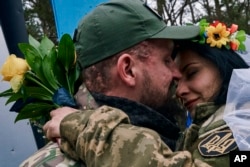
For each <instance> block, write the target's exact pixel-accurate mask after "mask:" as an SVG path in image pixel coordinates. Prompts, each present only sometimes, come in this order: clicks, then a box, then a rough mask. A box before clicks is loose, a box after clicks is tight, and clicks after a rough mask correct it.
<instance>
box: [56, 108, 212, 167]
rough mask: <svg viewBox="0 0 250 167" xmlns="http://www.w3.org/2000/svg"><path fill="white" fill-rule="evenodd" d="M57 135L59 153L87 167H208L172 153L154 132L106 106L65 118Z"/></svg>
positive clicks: (181, 153)
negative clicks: (59, 135)
mask: <svg viewBox="0 0 250 167" xmlns="http://www.w3.org/2000/svg"><path fill="white" fill-rule="evenodd" d="M72 129H74V131H72ZM166 130H167V129H166ZM60 133H61V137H62V138H61V146H60V147H61V149H62V150H63V151H64V152H65V153H67V155H68V156H70V157H72V158H74V159H75V160H82V161H84V162H85V163H86V165H87V166H88V167H92V166H98V167H99V166H100V167H118V166H119V167H141V166H143V167H163V166H168V167H181V166H185V167H189V166H190V167H191V166H201V167H202V166H203V167H205V166H209V165H207V164H205V163H203V162H201V161H200V160H198V159H197V160H194V161H193V159H192V156H191V154H190V153H189V152H188V151H180V152H172V151H171V149H169V147H168V146H167V145H166V144H165V143H164V142H163V141H162V140H161V138H160V136H159V135H158V134H157V133H156V132H155V131H153V130H151V129H148V128H143V127H138V126H133V125H131V124H130V121H129V118H128V116H127V115H126V114H125V113H124V112H122V111H121V110H119V109H117V108H112V107H109V106H105V105H104V106H102V107H99V108H98V109H96V110H87V111H84V112H76V113H73V114H70V115H68V116H67V117H65V118H64V120H63V121H62V123H61V129H60Z"/></svg>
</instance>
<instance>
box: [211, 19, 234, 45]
mask: <svg viewBox="0 0 250 167" xmlns="http://www.w3.org/2000/svg"><path fill="white" fill-rule="evenodd" d="M206 31H207V43H208V44H210V46H211V47H214V46H216V47H218V48H221V46H222V45H226V44H227V42H229V38H228V36H229V34H230V32H229V31H227V29H226V26H225V25H222V24H221V23H219V24H217V25H216V26H213V25H210V26H209V27H207V28H206Z"/></svg>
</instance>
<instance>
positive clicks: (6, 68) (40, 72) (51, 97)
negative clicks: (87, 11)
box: [0, 34, 80, 123]
mask: <svg viewBox="0 0 250 167" xmlns="http://www.w3.org/2000/svg"><path fill="white" fill-rule="evenodd" d="M18 47H19V49H20V50H21V52H22V53H23V54H24V58H25V59H22V58H18V57H16V56H15V55H13V54H12V55H10V56H8V58H7V60H6V62H5V63H4V64H3V66H2V68H1V71H0V72H1V75H2V76H3V80H4V81H8V82H10V85H11V88H10V89H8V90H6V91H3V92H2V93H0V97H7V98H8V99H7V102H6V105H7V104H9V103H11V102H14V104H13V106H12V108H11V110H12V111H16V112H18V115H17V117H16V119H15V122H16V121H19V120H22V119H30V120H35V121H38V122H39V123H41V122H46V121H48V119H49V118H50V116H49V112H50V111H51V110H53V109H55V108H57V107H60V106H71V107H76V103H75V101H74V98H73V97H74V96H73V95H74V93H75V87H76V85H75V84H76V83H77V80H78V78H79V74H80V70H79V68H78V66H77V63H76V54H75V48H74V44H73V41H72V39H71V37H70V35H68V34H64V35H63V36H62V38H61V39H60V41H59V44H58V45H55V44H54V43H53V42H52V41H51V40H50V39H48V38H47V37H44V38H43V39H42V40H41V42H39V41H37V40H35V39H34V38H33V37H32V36H29V43H20V44H18Z"/></svg>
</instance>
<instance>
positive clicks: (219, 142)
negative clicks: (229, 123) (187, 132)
mask: <svg viewBox="0 0 250 167" xmlns="http://www.w3.org/2000/svg"><path fill="white" fill-rule="evenodd" d="M236 148H237V144H236V142H235V140H234V137H233V134H232V132H231V131H230V130H224V131H217V132H214V133H213V134H211V135H209V136H208V137H206V138H205V139H203V140H202V141H201V142H200V143H199V145H198V149H199V151H200V154H201V155H202V156H205V157H213V156H220V155H224V154H227V153H229V152H230V151H233V150H235V149H236Z"/></svg>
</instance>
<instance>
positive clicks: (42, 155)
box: [20, 84, 98, 167]
mask: <svg viewBox="0 0 250 167" xmlns="http://www.w3.org/2000/svg"><path fill="white" fill-rule="evenodd" d="M75 99H76V101H77V102H78V105H79V108H81V109H94V108H97V107H98V105H97V103H96V102H95V100H94V98H93V97H92V96H91V94H90V93H89V91H88V90H87V88H86V87H85V86H84V85H83V84H82V85H81V86H80V87H79V90H78V92H77V93H76V95H75ZM20 167H85V165H84V163H82V162H77V161H74V160H73V159H71V158H69V157H67V156H65V154H64V153H62V152H61V150H60V148H59V146H58V144H57V143H53V142H49V143H48V144H47V145H45V146H44V147H43V148H42V149H40V150H38V151H37V152H36V153H34V154H33V155H31V156H30V157H29V158H27V159H26V160H24V161H23V162H22V163H21V164H20Z"/></svg>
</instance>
